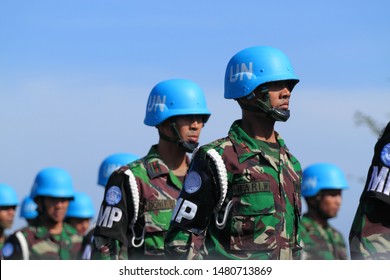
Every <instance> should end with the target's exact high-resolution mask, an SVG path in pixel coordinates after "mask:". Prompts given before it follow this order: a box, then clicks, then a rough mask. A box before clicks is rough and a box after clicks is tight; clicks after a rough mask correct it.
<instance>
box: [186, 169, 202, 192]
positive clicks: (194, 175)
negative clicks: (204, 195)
mask: <svg viewBox="0 0 390 280" xmlns="http://www.w3.org/2000/svg"><path fill="white" fill-rule="evenodd" d="M201 186H202V178H201V177H200V175H199V174H198V172H195V171H191V172H190V173H189V174H188V175H187V177H186V179H185V181H184V190H185V191H186V192H187V193H195V192H197V191H198V190H199V189H200V187H201Z"/></svg>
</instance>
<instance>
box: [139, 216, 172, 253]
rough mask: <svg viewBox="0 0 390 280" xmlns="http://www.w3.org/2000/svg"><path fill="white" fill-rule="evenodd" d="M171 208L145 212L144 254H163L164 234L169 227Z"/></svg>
mask: <svg viewBox="0 0 390 280" xmlns="http://www.w3.org/2000/svg"><path fill="white" fill-rule="evenodd" d="M171 216H172V209H160V210H155V211H147V212H145V243H144V244H145V245H144V254H145V255H146V256H157V255H163V254H164V240H165V235H166V233H167V231H168V229H169V224H170V221H171Z"/></svg>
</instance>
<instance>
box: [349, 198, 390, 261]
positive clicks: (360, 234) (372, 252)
mask: <svg viewBox="0 0 390 280" xmlns="http://www.w3.org/2000/svg"><path fill="white" fill-rule="evenodd" d="M389 213H390V206H389V205H387V204H385V203H383V202H381V201H379V200H374V199H365V201H364V202H361V203H360V204H359V206H358V209H357V211H356V214H355V218H354V220H353V224H352V227H351V231H350V234H349V247H350V253H351V259H354V260H374V259H378V260H390V217H389V216H390V215H389Z"/></svg>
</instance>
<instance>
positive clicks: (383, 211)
mask: <svg viewBox="0 0 390 280" xmlns="http://www.w3.org/2000/svg"><path fill="white" fill-rule="evenodd" d="M389 170H390V122H389V123H388V124H387V126H386V128H385V129H384V130H383V132H382V134H381V136H380V137H379V139H378V141H377V143H376V144H375V150H374V156H373V158H372V162H371V166H370V168H369V170H368V174H367V180H366V184H365V187H364V190H363V193H362V195H361V197H360V202H359V206H358V208H357V211H356V214H355V218H354V220H353V224H352V227H351V230H350V233H349V244H350V246H349V247H350V253H351V258H352V259H367V260H368V259H385V260H389V259H390V215H389V213H390V172H389Z"/></svg>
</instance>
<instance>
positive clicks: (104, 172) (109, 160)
mask: <svg viewBox="0 0 390 280" xmlns="http://www.w3.org/2000/svg"><path fill="white" fill-rule="evenodd" d="M138 158H139V157H138V156H136V155H134V154H130V153H117V154H112V155H109V156H108V157H106V158H105V159H104V160H103V161H102V163H101V164H100V166H99V171H98V180H97V183H98V186H101V187H103V188H105V187H106V185H107V182H108V178H109V177H110V176H111V174H112V172H114V171H115V170H117V169H118V168H120V167H122V166H124V165H126V164H128V163H131V162H133V161H135V160H137V159H138ZM94 230H95V227H93V228H92V229H91V230H90V231H89V232H88V233H87V234H86V235H85V236H84V240H83V244H82V250H81V251H82V255H81V258H82V259H83V260H90V259H91V251H92V242H93V232H94Z"/></svg>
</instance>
